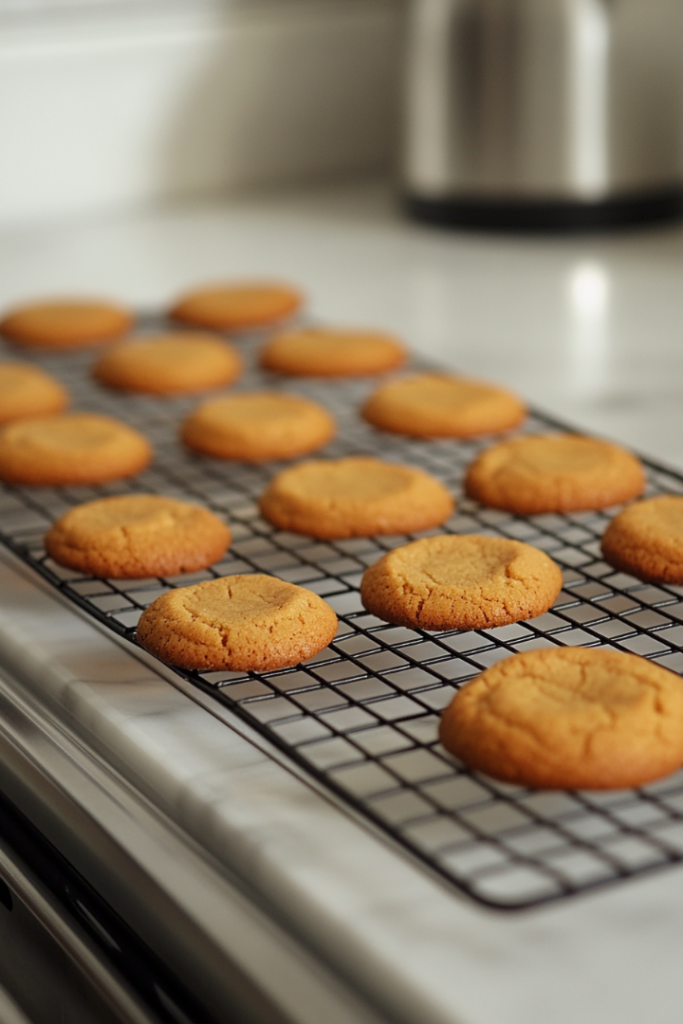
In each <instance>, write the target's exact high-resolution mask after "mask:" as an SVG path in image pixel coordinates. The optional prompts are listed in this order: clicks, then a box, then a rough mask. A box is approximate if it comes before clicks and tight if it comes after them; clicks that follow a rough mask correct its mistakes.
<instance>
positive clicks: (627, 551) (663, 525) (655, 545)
mask: <svg viewBox="0 0 683 1024" xmlns="http://www.w3.org/2000/svg"><path fill="white" fill-rule="evenodd" d="M602 553H603V555H604V556H605V559H606V560H607V561H608V562H609V563H610V565H613V566H615V568H617V569H621V570H622V571H623V572H628V573H630V574H631V575H632V576H637V577H638V579H641V580H646V581H647V582H648V583H673V584H681V583H683V497H680V496H679V495H677V494H664V495H661V496H660V497H658V498H648V499H647V500H646V501H638V502H636V504H635V505H630V506H629V507H628V508H625V509H624V510H623V512H620V513H619V515H618V516H615V517H614V519H613V520H612V521H611V523H610V524H609V526H608V527H607V529H606V530H605V532H604V534H603V537H602Z"/></svg>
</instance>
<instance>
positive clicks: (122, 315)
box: [0, 301, 133, 349]
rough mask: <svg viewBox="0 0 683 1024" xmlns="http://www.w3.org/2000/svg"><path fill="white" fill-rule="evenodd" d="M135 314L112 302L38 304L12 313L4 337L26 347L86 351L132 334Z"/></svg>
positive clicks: (2, 328) (0, 328)
mask: <svg viewBox="0 0 683 1024" xmlns="http://www.w3.org/2000/svg"><path fill="white" fill-rule="evenodd" d="M132 325H133V317H132V315H131V313H130V312H129V311H128V310H127V309H124V308H123V307H122V306H117V305H114V304H113V303H110V302H80V301H73V302H72V301H58V302H35V303H29V304H27V305H25V306H19V307H17V308H16V309H14V310H11V311H10V312H9V313H7V314H6V315H5V317H4V318H3V320H1V321H0V334H3V335H4V336H5V337H6V338H8V339H9V340H10V341H13V342H14V343H15V344H17V345H22V346H24V347H26V348H48V349H72V348H84V347H86V346H88V345H95V344H97V343H99V342H103V341H112V340H113V339H114V338H118V337H120V335H122V334H125V333H126V331H129V330H130V328H131V327H132Z"/></svg>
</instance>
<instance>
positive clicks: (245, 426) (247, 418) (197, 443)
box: [181, 391, 337, 462]
mask: <svg viewBox="0 0 683 1024" xmlns="http://www.w3.org/2000/svg"><path fill="white" fill-rule="evenodd" d="M336 429H337V428H336V424H335V422H334V420H333V419H332V417H331V416H330V414H329V413H328V411H327V410H326V409H324V408H323V407H322V405H318V403H317V402H312V401H311V400H310V399H308V398H300V397H299V396H298V395H284V394H281V393H280V392H277V391H252V392H249V393H247V394H243V395H229V396H227V397H221V398H210V399H208V400H207V401H206V402H202V404H201V405H199V406H198V407H197V408H196V409H195V410H194V412H192V413H190V415H189V416H188V417H187V419H186V420H185V422H184V423H183V425H182V428H181V437H182V439H183V441H184V442H185V444H186V445H187V446H188V447H189V448H193V449H194V450H195V451H198V452H202V453H203V454H205V455H213V456H215V457H216V458H218V459H243V460H245V461H246V462H266V461H268V460H269V459H293V458H296V457H297V456H298V455H308V454H309V452H314V451H316V450H317V449H318V448H322V446H323V445H325V444H327V442H328V441H330V440H331V439H332V437H334V434H335V432H336Z"/></svg>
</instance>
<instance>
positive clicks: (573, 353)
mask: <svg viewBox="0 0 683 1024" xmlns="http://www.w3.org/2000/svg"><path fill="white" fill-rule="evenodd" d="M0 270H1V273H0V306H4V305H5V304H7V303H11V302H14V301H16V300H17V299H20V298H25V297H26V298H28V297H33V296H41V295H50V294H55V295H57V294H60V293H64V292H67V293H73V294H80V293H94V294H103V295H111V296H115V297H119V298H121V299H124V300H127V301H128V302H131V303H133V304H135V305H138V306H140V307H154V306H158V305H160V304H163V303H166V302H168V300H169V299H170V298H171V297H172V296H174V295H175V294H176V293H177V292H178V291H179V290H182V289H184V288H186V287H187V286H188V285H192V284H194V283H203V282H205V281H208V280H217V279H221V278H226V277H234V276H237V277H250V276H252V275H255V276H268V275H275V276H277V277H285V278H289V279H291V280H293V281H295V282H298V283H300V284H301V285H302V286H303V287H304V288H305V289H306V290H307V292H308V294H309V296H310V309H311V311H312V313H313V314H314V315H315V316H319V317H321V318H323V319H325V320H327V321H329V322H339V323H347V324H365V325H368V326H377V327H383V328H388V329H392V330H395V331H396V332H398V333H399V334H401V335H402V336H403V337H404V338H406V340H407V341H408V343H409V344H410V345H411V346H413V347H414V348H415V349H417V350H418V351H420V352H422V353H424V354H428V355H431V356H434V357H436V358H438V359H439V360H442V361H444V362H447V363H449V364H451V365H452V366H453V367H457V368H459V369H461V370H462V371H465V372H467V373H471V374H479V375H482V376H485V377H491V378H494V379H497V380H498V381H500V382H502V383H505V384H508V385H510V386H512V387H514V388H516V389H517V390H518V391H520V392H521V393H522V394H523V395H524V396H525V397H526V398H528V399H529V400H531V401H532V402H535V403H537V404H538V405H540V406H542V407H543V408H544V409H545V410H547V411H549V412H551V413H554V414H555V415H557V416H558V417H560V418H565V419H567V420H569V421H570V422H572V423H575V424H576V425H577V426H579V427H583V428H585V429H589V430H592V431H594V432H597V433H600V434H603V435H605V436H610V437H613V438H615V439H620V440H622V441H624V442H627V443H628V444H630V445H632V446H633V447H635V448H636V449H640V450H641V451H643V452H645V453H647V454H648V455H650V456H652V457H655V458H658V459H660V460H662V461H665V462H668V463H670V464H673V465H677V466H678V467H683V447H682V446H681V445H680V443H679V436H680V432H681V425H682V424H683V402H682V401H681V400H682V399H683V287H682V285H683V228H681V227H671V228H669V227H665V228H657V229H650V230H640V231H634V232H624V233H623V234H620V233H617V234H613V235H607V236H595V237H590V236H588V237H577V238H559V239H544V238H515V237H505V236H494V235H478V234H474V233H455V232H447V231H440V230H438V229H433V228H427V227H422V226H419V225H414V224H410V223H408V222H406V221H405V220H404V219H403V218H402V217H401V215H400V212H399V211H398V208H397V205H396V204H395V202H394V200H393V199H392V197H391V193H390V191H389V190H388V189H387V188H384V187H382V186H373V185H370V186H368V185H362V184H361V185H351V186H349V185H344V186H337V187H335V188H325V189H323V188H320V187H316V188H315V189H310V190H309V191H308V192H307V193H302V192H297V193H289V194H281V195H272V196H267V197H257V198H250V199H246V200H244V199H243V200H241V201H239V202H238V201H235V200H233V201H232V202H222V203H219V202H215V203H208V202H206V203H204V204H194V205H191V206H186V207H184V208H172V209H167V210H163V211H158V212H154V213H150V212H145V213H139V214H130V213H126V214H124V215H118V216H117V215H111V214H110V215H109V216H107V217H101V218H100V219H98V220H84V221H81V222H76V221H66V222H53V223H51V224H43V225H40V226H26V227H23V228H19V227H17V228H13V229H12V230H11V231H10V230H7V231H5V232H4V234H0Z"/></svg>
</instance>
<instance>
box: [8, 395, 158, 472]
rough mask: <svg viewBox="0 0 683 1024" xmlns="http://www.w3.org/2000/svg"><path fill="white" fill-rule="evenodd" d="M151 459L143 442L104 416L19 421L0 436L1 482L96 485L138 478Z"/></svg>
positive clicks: (80, 415) (50, 417)
mask: <svg viewBox="0 0 683 1024" xmlns="http://www.w3.org/2000/svg"><path fill="white" fill-rule="evenodd" d="M152 454H153V452H152V446H151V445H150V443H149V441H148V440H147V438H146V437H143V435H142V434H139V433H138V432H137V430H133V429H132V428H131V427H128V426H126V424H125V423H121V422H119V420H115V419H111V418H110V417H109V416H99V415H96V414H95V413H84V412H81V413H71V414H68V415H63V416H43V417H40V418H39V419H31V420H19V421H17V422H16V423H10V424H9V426H6V427H4V428H3V430H1V431H0V480H5V481H7V482H8V483H15V484H38V485H42V486H50V485H54V486H59V485H60V484H99V483H104V482H105V481H107V480H117V479H119V478H120V477H125V476H133V474H135V473H139V472H141V470H143V469H145V468H146V467H147V466H148V465H149V463H150V462H151V461H152Z"/></svg>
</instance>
